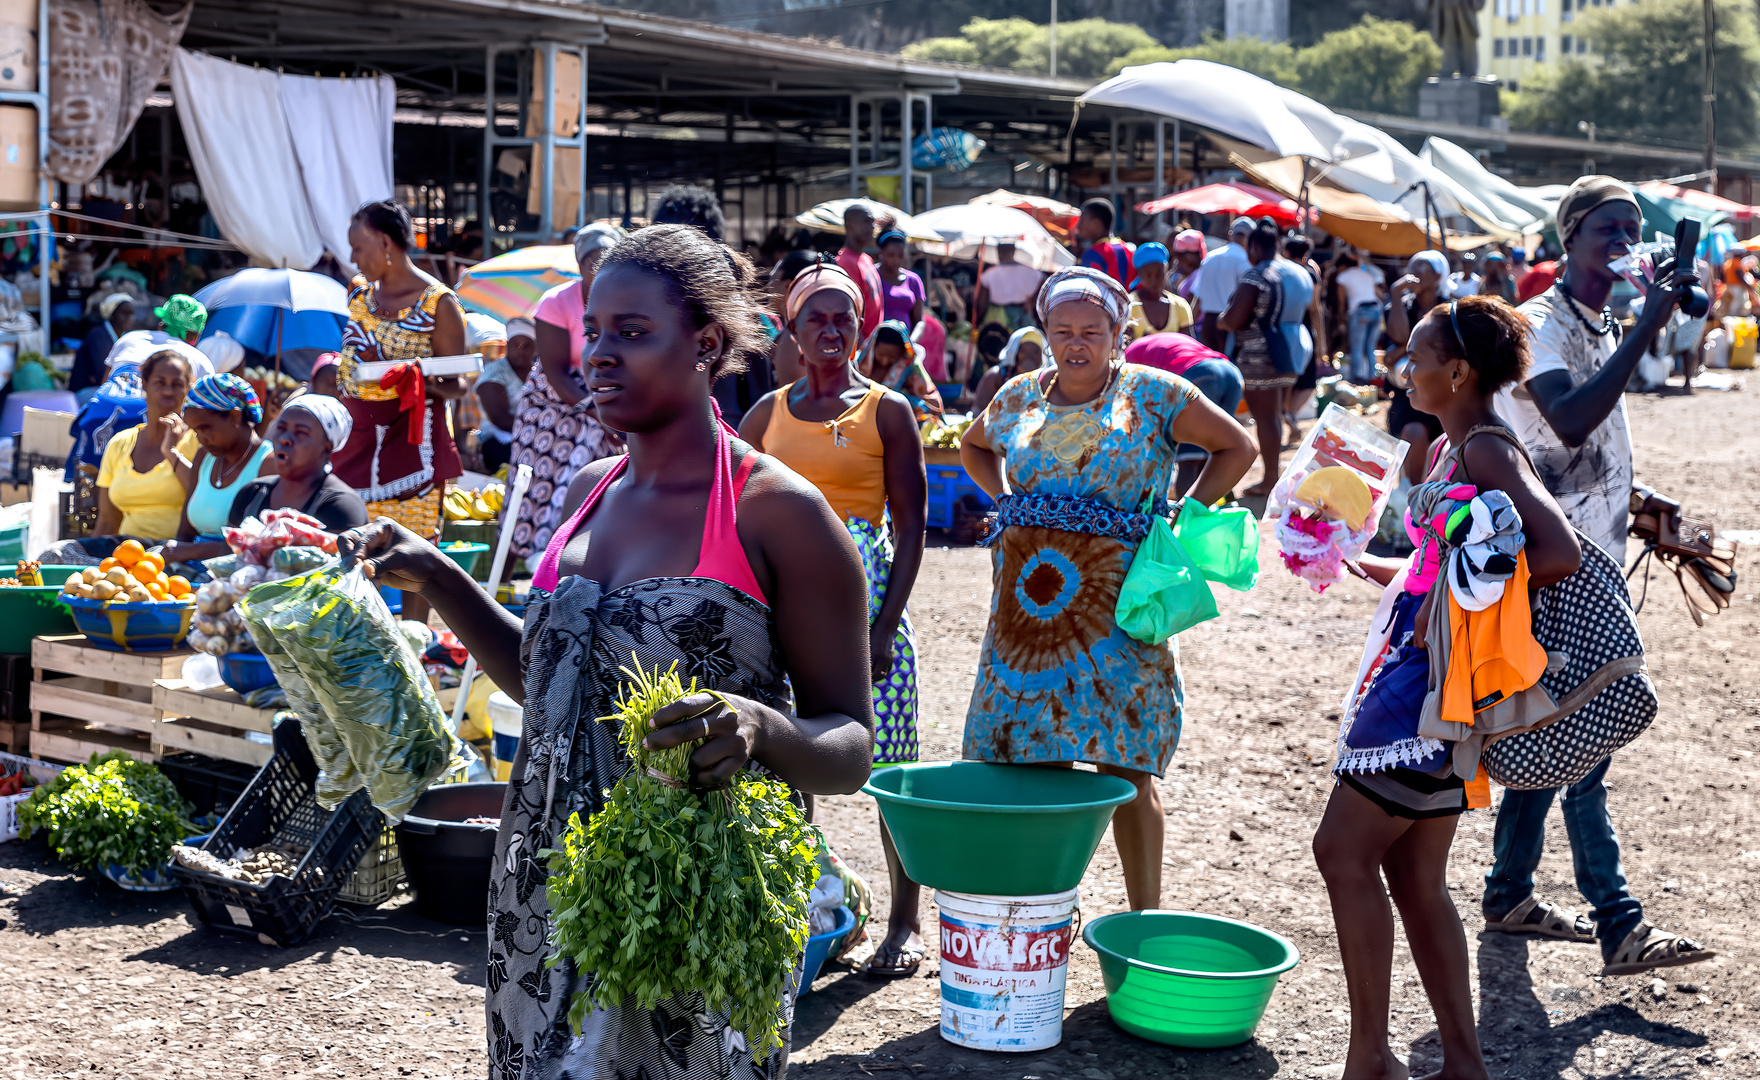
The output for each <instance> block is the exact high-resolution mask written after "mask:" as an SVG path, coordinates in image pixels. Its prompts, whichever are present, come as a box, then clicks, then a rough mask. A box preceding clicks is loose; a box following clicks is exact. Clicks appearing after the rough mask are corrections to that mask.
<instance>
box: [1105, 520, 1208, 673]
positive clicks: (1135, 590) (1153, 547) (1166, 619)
mask: <svg viewBox="0 0 1760 1080" xmlns="http://www.w3.org/2000/svg"><path fill="white" fill-rule="evenodd" d="M1117 616H1118V625H1119V626H1120V627H1121V628H1122V629H1123V630H1124V632H1125V633H1127V634H1129V635H1130V636H1131V637H1134V638H1136V639H1137V640H1138V641H1141V642H1144V643H1145V644H1149V645H1159V644H1161V643H1162V642H1163V641H1166V640H1167V639H1168V638H1170V637H1172V636H1173V635H1175V634H1177V633H1179V632H1180V631H1181V630H1187V629H1190V628H1191V627H1194V626H1196V625H1198V624H1199V623H1201V622H1203V621H1204V620H1205V619H1214V618H1216V598H1215V597H1214V596H1211V595H1210V585H1209V583H1208V582H1206V581H1205V580H1204V575H1203V573H1202V572H1200V571H1199V569H1198V567H1197V565H1196V564H1195V563H1193V562H1192V560H1191V557H1190V556H1189V555H1187V554H1186V551H1185V548H1183V547H1181V546H1180V542H1179V541H1178V540H1176V539H1174V535H1173V528H1172V527H1171V526H1169V525H1168V524H1167V519H1166V518H1163V517H1157V518H1156V519H1155V524H1154V525H1152V526H1150V528H1149V535H1148V536H1146V537H1144V538H1143V542H1142V543H1141V544H1140V545H1138V547H1137V552H1136V555H1135V556H1134V557H1133V558H1132V559H1131V569H1130V572H1129V573H1127V574H1126V575H1125V576H1124V586H1123V587H1122V588H1121V589H1119V591H1118V610H1117Z"/></svg>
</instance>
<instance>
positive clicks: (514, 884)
mask: <svg viewBox="0 0 1760 1080" xmlns="http://www.w3.org/2000/svg"><path fill="white" fill-rule="evenodd" d="M751 276H752V272H751V267H750V264H749V263H747V262H746V260H745V258H744V257H743V256H741V255H739V254H737V253H735V252H731V251H729V250H727V249H726V248H723V247H721V246H720V245H719V244H716V243H715V242H714V241H711V240H709V239H708V238H707V237H706V236H704V235H703V234H702V233H701V232H700V231H698V230H697V229H695V228H692V227H690V226H685V225H655V226H651V227H649V228H647V229H643V230H641V231H640V232H637V233H635V234H633V235H631V236H630V237H628V238H626V239H624V240H622V241H620V242H619V243H618V245H617V247H616V248H615V249H614V250H613V251H612V252H611V253H610V254H609V255H608V256H607V257H606V259H605V263H604V265H603V266H602V267H601V268H600V271H599V278H598V280H597V281H596V282H595V283H594V287H593V291H592V296H591V299H590V300H589V302H588V306H587V312H586V330H587V353H586V355H585V357H584V358H583V359H584V362H585V366H586V369H587V371H588V384H587V385H588V390H589V392H590V393H592V395H593V398H594V401H595V404H596V405H597V407H598V409H599V415H600V416H601V417H602V418H603V419H604V421H605V423H606V424H608V425H610V426H611V427H612V428H613V429H614V430H617V431H620V432H625V433H627V436H628V439H629V454H628V455H627V456H620V457H618V458H616V459H614V460H608V461H602V462H595V463H594V464H592V465H590V466H588V467H587V468H585V469H582V470H581V471H580V473H579V474H577V475H576V477H575V478H574V480H573V482H572V483H571V484H570V485H569V494H568V499H567V507H568V510H569V512H570V513H569V518H568V520H567V522H566V523H565V524H564V525H563V527H562V528H561V529H559V530H558V531H557V533H556V535H555V536H554V537H553V538H552V539H551V542H550V546H549V548H547V549H546V550H545V552H544V556H543V559H542V561H541V563H540V565H539V570H538V575H537V577H536V579H535V580H534V588H533V591H532V596H531V603H530V605H529V606H528V607H527V609H526V616H525V627H524V631H523V634H522V631H521V627H520V624H519V623H518V622H516V621H515V620H514V618H513V616H511V615H509V614H508V613H507V611H506V610H505V609H504V608H502V607H501V606H500V605H499V604H496V603H495V602H494V600H493V599H492V598H491V597H490V596H489V594H488V593H486V592H484V591H483V589H482V588H481V587H480V586H478V585H477V584H476V583H475V582H473V581H471V580H470V578H469V577H468V576H467V575H466V574H465V573H464V571H463V570H462V569H460V568H459V567H458V565H457V564H456V563H454V562H453V561H452V560H451V559H448V558H447V557H446V556H445V555H444V554H442V553H441V552H440V551H439V550H437V549H436V548H435V547H434V546H433V545H432V544H429V543H427V542H425V541H423V540H421V539H420V538H418V537H415V536H413V535H411V534H410V533H409V532H408V531H407V530H404V529H402V528H400V527H398V526H397V525H395V524H393V523H390V522H384V521H379V522H374V523H373V524H371V525H368V526H367V527H366V528H365V529H363V530H357V531H351V532H349V533H346V534H344V536H343V537H342V539H341V541H340V542H339V546H340V548H341V549H342V551H343V553H344V556H345V558H347V559H354V558H361V559H364V560H365V562H364V568H365V569H366V570H367V571H368V572H369V573H371V574H372V575H373V576H374V577H375V578H377V579H378V580H380V581H382V582H385V583H387V584H390V585H392V586H394V587H396V588H404V589H421V590H422V592H423V593H424V594H425V595H427V596H429V597H430V598H432V600H433V602H434V606H435V607H436V608H438V609H439V611H440V614H441V615H442V616H443V617H444V618H445V619H446V623H447V625H448V626H452V627H456V628H457V630H458V633H459V637H460V638H461V639H463V641H464V643H465V645H466V647H468V648H469V649H470V651H471V655H473V656H475V657H477V659H478V660H479V662H481V664H482V665H483V670H484V673H485V674H487V675H488V676H489V677H490V678H492V679H494V680H495V683H496V685H498V686H500V687H501V688H502V689H504V690H505V691H506V692H507V693H508V694H509V695H511V696H512V697H514V698H515V700H519V701H522V702H523V705H524V709H525V731H524V737H523V738H522V739H521V740H520V749H519V753H518V755H517V756H516V757H515V759H514V762H513V773H512V779H511V781H510V782H509V784H508V787H507V797H506V805H505V807H504V808H503V811H502V816H501V829H500V833H499V838H498V839H497V841H496V845H495V860H494V863H493V865H494V867H495V876H494V877H492V878H491V880H490V886H489V927H490V934H489V963H488V979H487V983H488V1001H487V1009H488V1025H487V1027H488V1032H487V1034H488V1042H489V1047H488V1049H489V1076H490V1077H491V1080H532V1078H544V1080H553V1078H556V1077H560V1076H573V1077H595V1078H598V1077H612V1076H632V1077H633V1076H638V1075H641V1076H652V1077H711V1076H713V1077H734V1078H736V1080H758V1078H759V1077H763V1078H773V1077H780V1076H782V1075H783V1074H784V1073H785V1072H786V1069H787V1062H788V1035H787V1033H786V1032H787V1027H786V1025H785V1026H784V1035H783V1046H782V1048H781V1049H780V1050H778V1051H776V1052H775V1053H773V1054H772V1055H770V1057H768V1058H767V1059H766V1060H764V1061H763V1062H760V1063H758V1064H757V1065H754V1064H753V1062H752V1060H751V1056H750V1055H749V1054H748V1053H747V1052H746V1050H745V1046H746V1042H745V1039H744V1036H743V1035H742V1034H741V1033H740V1032H738V1031H735V1030H733V1028H732V1026H731V1025H730V1023H729V1021H728V1018H727V1016H726V1014H724V1013H712V1012H710V1011H708V1010H707V1009H706V1008H705V1007H704V1005H703V1001H702V999H701V997H700V996H699V995H695V994H692V995H688V996H683V997H677V998H670V999H666V1000H663V1001H661V1002H660V1003H659V1004H658V1006H657V1007H656V1008H654V1009H653V1010H644V1009H641V1008H638V1007H637V1005H636V1004H635V1002H634V1001H633V1000H629V1001H625V1002H623V1003H621V1004H619V1005H615V1006H613V1007H611V1008H608V1009H603V1010H593V1011H589V1012H588V1014H587V1016H586V1020H585V1022H584V1024H583V1025H582V1028H581V1032H580V1034H579V1035H578V1036H576V1035H575V1034H574V1033H572V1032H571V1031H570V1029H569V1025H568V1021H567V1014H568V1009H569V1005H570V1004H571V1002H572V1000H573V998H574V996H575V995H576V994H577V993H578V992H580V991H581V990H582V989H583V988H584V987H585V985H586V983H587V981H588V980H589V979H590V978H591V973H590V972H583V971H579V970H577V969H576V968H575V967H574V966H573V964H572V963H571V962H569V961H567V960H566V959H565V960H562V961H561V962H559V963H557V964H556V965H555V966H554V967H551V966H549V964H548V962H549V961H550V960H551V958H552V954H551V950H550V946H549V945H548V943H547V941H546V934H547V931H548V925H549V906H548V902H547V899H546V896H545V889H544V884H545V880H546V878H547V876H548V873H549V871H548V867H547V865H546V861H545V858H544V856H543V855H541V854H540V852H542V851H544V850H545V849H547V848H549V847H552V846H553V845H554V844H555V842H556V839H557V837H558V836H559V835H560V834H561V832H562V831H563V829H564V828H565V827H566V826H567V823H568V820H569V817H570V815H571V814H576V813H578V814H580V815H581V817H582V818H583V819H585V818H586V817H588V816H589V815H591V814H592V813H594V812H596V811H597V810H598V809H600V807H601V806H602V804H603V800H604V793H605V791H606V790H607V789H608V788H610V787H611V786H612V785H613V784H614V783H615V782H616V781H617V779H618V778H619V777H620V776H621V775H622V774H623V772H624V771H625V770H626V769H627V768H628V766H629V761H628V758H627V757H626V755H625V754H624V753H623V750H622V748H621V746H620V745H619V743H618V739H617V733H616V728H615V726H614V723H606V722H603V721H600V720H599V719H597V718H598V717H603V716H608V715H610V714H611V712H612V711H613V710H614V708H615V705H614V701H613V698H614V696H615V695H616V693H617V692H618V689H619V686H620V684H621V679H622V677H621V676H620V675H619V674H618V665H619V664H624V665H628V664H630V663H631V659H630V658H631V654H632V653H633V654H634V655H635V658H636V662H637V663H639V664H640V665H641V666H642V667H643V668H647V669H650V670H651V669H653V668H655V667H658V668H660V669H662V670H664V669H665V668H667V667H668V666H669V665H671V664H673V663H677V664H678V666H679V674H680V675H681V676H684V677H686V678H690V677H695V678H696V679H697V680H698V683H699V685H703V686H704V692H699V693H697V694H694V695H691V696H689V697H686V698H684V699H682V700H680V701H677V702H674V703H673V704H671V705H668V706H667V707H665V708H664V709H661V710H660V711H659V713H657V714H656V715H655V717H654V720H653V726H654V727H655V728H656V730H655V731H654V733H653V734H651V735H649V736H648V740H647V741H648V745H649V746H650V747H652V748H654V749H660V748H664V747H671V746H679V745H684V744H688V743H692V742H697V741H698V740H701V742H700V745H698V746H697V748H696V750H695V751H694V752H693V753H692V755H691V758H690V766H691V775H690V777H689V780H690V783H691V784H692V785H693V786H701V787H708V788H716V787H722V786H725V785H726V784H727V783H728V782H729V780H730V779H731V778H732V776H733V774H734V773H735V772H736V771H738V770H739V769H743V768H748V767H750V768H754V769H759V768H761V769H764V770H768V771H769V772H770V773H771V774H774V775H775V776H777V777H779V778H780V779H781V780H783V781H784V782H786V783H788V784H790V785H791V786H793V787H794V788H796V789H797V790H799V791H802V792H813V793H821V794H833V793H848V792H853V791H855V790H857V789H858V788H860V787H861V785H862V784H863V782H865V781H866V779H867V776H868V765H869V761H870V760H871V757H872V755H873V737H872V731H871V724H872V719H871V716H872V714H871V712H870V707H869V695H868V690H867V685H868V677H867V674H868V669H869V666H870V665H869V658H868V647H867V640H866V636H865V635H864V633H863V627H865V626H866V625H867V618H866V612H867V606H866V603H865V601H864V598H863V591H864V590H863V582H862V567H861V561H860V559H858V558H857V557H856V552H855V549H854V547H853V546H852V545H851V543H850V540H849V533H848V532H846V531H845V529H844V528H843V526H842V525H841V524H840V523H839V522H838V520H837V516H836V515H835V514H833V513H832V511H831V508H830V507H829V506H828V505H826V502H825V499H824V497H823V496H822V495H820V494H819V492H818V491H816V490H814V488H813V486H812V485H811V484H808V483H807V482H806V481H804V480H802V479H801V478H800V477H799V476H797V475H795V473H794V472H793V471H791V470H790V469H788V468H787V467H786V466H784V465H782V464H780V463H779V462H777V461H776V460H775V459H773V458H770V457H767V456H765V455H763V454H760V453H758V452H757V451H755V450H753V449H752V448H751V447H749V446H747V445H746V444H745V443H743V442H740V441H738V440H736V439H734V438H733V437H732V436H731V434H730V433H729V432H728V431H727V430H726V428H725V427H723V426H722V425H720V424H718V423H717V422H716V417H715V414H714V410H713V407H712V405H711V398H710V394H709V387H710V384H711V382H713V381H714V379H715V378H716V377H718V376H720V375H722V374H725V373H726V371H727V368H728V365H729V364H731V363H737V362H738V360H739V359H740V358H743V357H745V356H747V355H750V354H751V352H752V351H753V350H754V349H755V348H757V346H758V341H759V330H758V322H757V309H756V307H755V306H754V305H753V304H752V302H751V299H750V295H751V294H750V288H751V284H752V282H751ZM707 691H715V692H717V693H718V694H719V695H722V696H714V695H711V694H710V693H708V692H707ZM663 917H665V918H675V919H682V918H688V914H687V913H686V912H684V911H668V912H666V913H665V914H664V916H663ZM776 1007H777V1010H778V1014H779V1015H781V1016H784V1017H786V1016H788V1015H789V1013H790V1005H789V1003H788V1002H787V1001H786V1000H779V1001H778V1002H777V1003H776Z"/></svg>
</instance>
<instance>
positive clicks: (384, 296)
mask: <svg viewBox="0 0 1760 1080" xmlns="http://www.w3.org/2000/svg"><path fill="white" fill-rule="evenodd" d="M348 242H349V245H350V249H351V250H350V255H349V257H350V258H351V259H352V260H353V261H354V264H355V265H356V266H358V267H360V270H361V274H360V276H359V277H357V278H355V279H354V287H353V288H352V289H350V290H349V294H348V324H347V325H346V326H344V327H343V331H342V354H341V357H340V361H339V373H338V376H337V380H338V384H339V385H340V387H341V390H342V403H343V404H344V405H346V406H348V413H349V417H350V418H351V419H352V420H353V421H354V427H353V433H352V434H351V435H350V436H349V440H348V443H347V444H346V445H345V446H343V447H342V449H340V450H338V451H337V452H336V453H335V454H333V455H332V456H331V458H330V464H331V467H332V468H333V469H334V470H335V472H336V475H337V476H338V477H339V478H340V479H341V480H342V482H343V483H345V484H347V485H348V486H349V487H352V488H354V489H355V490H356V491H357V492H359V493H360V497H361V498H362V499H363V500H364V501H365V502H366V504H367V515H368V516H369V517H375V518H376V517H388V518H390V519H391V520H393V521H395V522H397V523H398V524H399V525H402V526H404V527H405V528H407V529H409V530H410V531H411V532H413V533H415V534H416V535H417V536H420V537H421V538H423V539H424V540H431V541H438V540H439V538H440V526H441V523H442V519H443V518H442V513H441V505H442V502H443V500H444V499H445V496H446V482H447V481H448V480H454V479H457V478H458V477H459V476H462V475H463V474H464V464H463V463H462V462H461V461H460V459H459V456H458V446H457V445H456V444H455V443H454V442H453V441H452V427H451V425H450V424H448V423H447V417H446V413H447V410H446V401H447V400H450V399H454V398H459V397H463V396H464V392H465V386H464V380H463V379H461V378H456V377H450V378H424V377H423V376H422V373H421V369H420V367H419V366H418V365H415V364H412V365H411V366H410V367H409V368H403V369H393V373H392V374H391V375H389V376H386V377H385V378H383V379H380V380H372V379H362V378H359V377H358V376H357V373H358V371H359V369H360V365H361V364H363V363H370V362H377V361H385V360H392V361H398V362H404V361H411V362H413V361H419V360H420V359H421V358H422V357H424V356H457V355H459V354H460V353H463V352H464V342H465V336H464V335H465V327H464V309H463V308H462V307H460V306H459V303H458V298H457V297H456V296H454V295H453V293H452V290H451V289H448V288H447V287H446V286H444V285H442V284H440V282H438V281H436V280H434V279H433V278H432V277H430V276H428V275H427V274H424V273H422V272H421V271H420V270H418V269H416V264H415V263H414V262H412V261H411V260H410V257H409V249H410V248H411V247H413V246H415V226H414V225H413V224H412V223H411V221H410V218H409V211H408V210H405V209H404V208H403V207H401V206H399V205H398V204H397V203H395V202H392V201H390V200H387V201H385V202H373V203H368V204H366V205H365V206H363V207H361V208H360V209H359V210H357V211H355V215H354V221H353V222H351V223H350V225H349V227H348ZM403 604H404V609H403V615H404V618H406V619H417V620H420V619H424V618H426V617H427V614H428V602H427V601H426V600H424V599H422V598H421V597H420V596H417V595H416V594H414V593H405V594H404V597H403Z"/></svg>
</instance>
